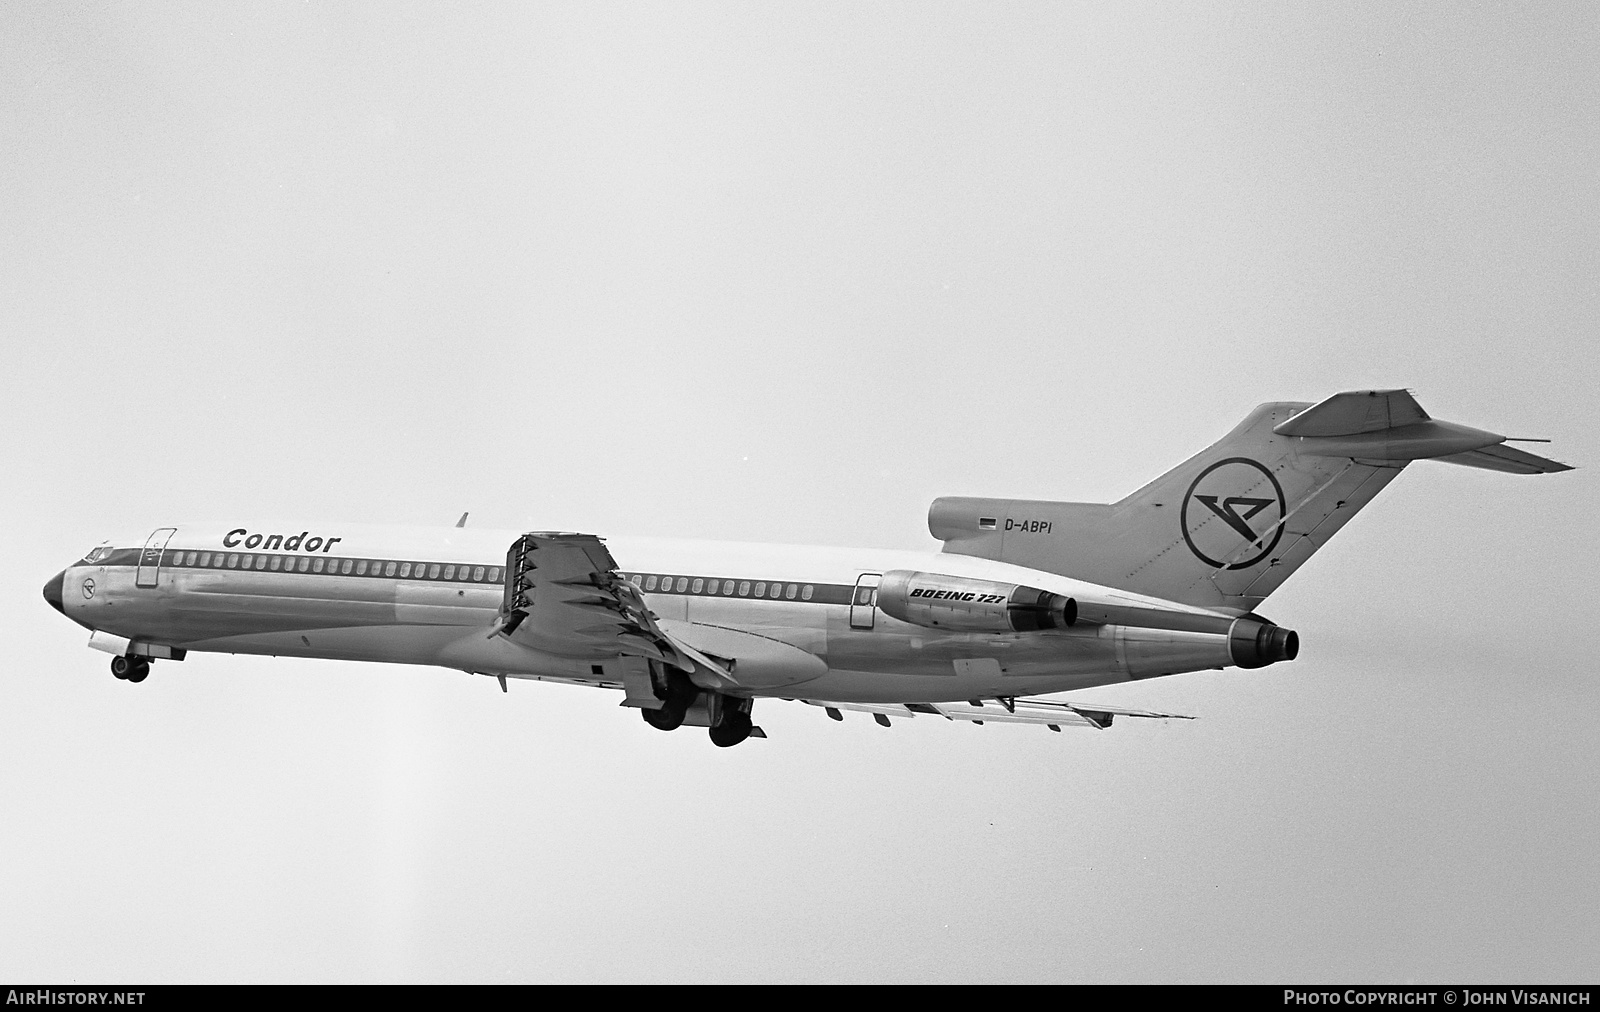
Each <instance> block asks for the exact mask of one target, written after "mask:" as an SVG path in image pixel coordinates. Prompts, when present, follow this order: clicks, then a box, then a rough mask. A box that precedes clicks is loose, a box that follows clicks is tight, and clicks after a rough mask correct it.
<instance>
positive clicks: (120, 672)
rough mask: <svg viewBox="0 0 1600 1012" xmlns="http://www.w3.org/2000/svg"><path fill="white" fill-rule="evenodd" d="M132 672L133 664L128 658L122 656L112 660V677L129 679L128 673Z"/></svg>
mask: <svg viewBox="0 0 1600 1012" xmlns="http://www.w3.org/2000/svg"><path fill="white" fill-rule="evenodd" d="M131 670H133V662H132V661H131V660H129V659H128V658H126V657H123V656H121V655H118V656H116V657H113V658H111V677H113V678H118V679H123V678H127V677H128V672H129V671H131Z"/></svg>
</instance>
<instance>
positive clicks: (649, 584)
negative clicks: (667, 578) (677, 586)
mask: <svg viewBox="0 0 1600 1012" xmlns="http://www.w3.org/2000/svg"><path fill="white" fill-rule="evenodd" d="M644 589H645V590H655V589H656V578H655V577H654V576H651V577H648V578H646V579H645V581H644Z"/></svg>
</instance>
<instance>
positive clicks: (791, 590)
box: [783, 583, 800, 601]
mask: <svg viewBox="0 0 1600 1012" xmlns="http://www.w3.org/2000/svg"><path fill="white" fill-rule="evenodd" d="M799 592H800V588H799V587H796V586H795V585H794V584H792V583H791V584H789V586H788V587H787V588H786V589H785V590H784V592H783V596H784V597H786V598H788V599H789V600H791V601H793V600H794V596H795V595H796V594H798V593H799Z"/></svg>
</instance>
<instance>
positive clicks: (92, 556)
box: [83, 545, 111, 565]
mask: <svg viewBox="0 0 1600 1012" xmlns="http://www.w3.org/2000/svg"><path fill="white" fill-rule="evenodd" d="M110 554H111V546H110V545H96V546H94V547H93V548H91V549H89V554H88V555H85V556H84V557H83V561H84V562H87V563H90V564H91V565H92V564H93V563H96V562H99V561H100V560H101V559H103V558H105V557H106V556H108V555H110Z"/></svg>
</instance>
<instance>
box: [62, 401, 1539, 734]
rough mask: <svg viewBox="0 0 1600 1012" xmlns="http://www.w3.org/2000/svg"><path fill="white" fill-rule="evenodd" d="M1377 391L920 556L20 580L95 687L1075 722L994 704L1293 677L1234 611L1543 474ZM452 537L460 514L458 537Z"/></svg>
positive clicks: (281, 549) (121, 568)
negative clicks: (401, 686) (330, 673)
mask: <svg viewBox="0 0 1600 1012" xmlns="http://www.w3.org/2000/svg"><path fill="white" fill-rule="evenodd" d="M1506 444H1507V439H1506V437H1504V436H1499V435H1495V434H1493V433H1490V432H1484V431H1482V430H1479V429H1472V428H1468V427H1467V426H1464V425H1456V424H1453V423H1449V422H1441V421H1437V420H1435V419H1432V418H1430V417H1429V416H1428V414H1427V413H1426V412H1424V411H1423V410H1422V408H1421V406H1420V405H1418V404H1417V402H1416V401H1415V400H1414V399H1413V398H1412V397H1411V395H1410V394H1408V393H1407V392H1405V391H1403V390H1367V391H1354V392H1350V393H1342V394H1335V395H1334V396H1332V397H1329V398H1327V399H1326V400H1324V401H1321V402H1320V403H1317V404H1303V403H1287V402H1285V403H1272V404H1263V405H1261V406H1260V407H1258V408H1256V409H1255V410H1254V411H1252V412H1251V413H1250V414H1249V416H1248V417H1246V418H1245V420H1244V421H1243V422H1241V423H1240V424H1239V426H1238V427H1237V428H1235V429H1234V430H1233V431H1232V432H1231V433H1229V434H1228V435H1227V436H1225V437H1224V438H1223V439H1222V440H1221V441H1220V442H1218V443H1216V444H1215V445H1214V446H1212V447H1211V448H1210V449H1208V450H1205V451H1204V452H1202V453H1200V454H1199V455H1197V456H1195V457H1193V458H1191V459H1189V460H1188V461H1185V462H1184V463H1183V464H1181V465H1179V466H1178V467H1177V468H1175V469H1173V470H1172V471H1169V472H1168V473H1167V474H1164V475H1162V476H1161V477H1160V478H1157V479H1156V480H1155V481H1153V482H1151V483H1150V484H1149V485H1146V486H1145V487H1144V488H1141V489H1139V490H1138V491H1137V492H1134V493H1133V494H1132V495H1130V496H1128V497H1127V498H1125V499H1123V500H1122V501H1120V502H1117V503H1112V504H1105V505H1101V504H1089V503H1069V502H1048V501H1026V500H1006V499H982V498H945V499H938V500H935V501H934V503H933V507H932V509H931V510H930V511H929V514H928V528H929V530H930V531H931V532H932V533H933V536H934V537H935V538H937V539H939V540H941V541H943V542H944V548H943V551H941V552H937V553H931V552H930V553H916V552H899V551H873V550H866V549H842V548H807V547H798V546H783V545H748V544H728V543H720V542H692V541H664V540H631V539H625V538H611V539H609V540H607V541H602V540H601V539H600V538H599V537H597V536H595V535H593V534H567V533H556V532H544V531H536V532H532V533H527V532H522V531H486V530H475V529H466V528H464V527H462V526H460V525H458V526H456V527H453V528H450V527H446V528H439V529H431V528H409V527H372V526H361V525H357V524H321V523H319V524H306V523H300V522H289V523H273V522H267V523H260V522H256V521H249V522H244V521H238V522H235V521H228V522H224V523H207V524H174V525H172V526H167V527H160V528H157V529H156V530H154V531H142V532H139V534H138V535H137V536H136V537H132V538H125V539H120V540H112V541H107V542H105V543H103V544H101V545H100V546H99V547H97V548H95V549H94V550H92V551H90V552H89V553H88V554H87V555H85V556H84V557H83V558H82V559H80V560H79V561H77V562H75V563H73V564H72V565H70V566H68V567H67V568H66V569H65V570H63V571H62V572H61V573H59V574H57V575H56V576H55V577H53V578H52V579H51V580H50V582H49V583H47V584H46V585H45V589H44V596H45V598H46V600H48V601H49V602H50V604H51V605H52V606H54V607H55V608H56V609H57V610H58V611H60V612H62V613H63V614H65V615H66V616H67V617H68V618H70V619H72V620H73V621H75V622H77V623H79V624H80V625H83V626H85V627H87V628H88V629H89V630H90V631H91V634H90V637H89V645H90V646H93V647H96V648H99V649H102V650H105V651H107V652H109V653H111V654H113V657H112V661H111V671H112V673H113V674H114V675H116V676H117V677H118V678H121V679H126V680H127V681H130V682H141V681H143V680H144V679H145V678H146V676H147V675H148V674H149V671H150V664H151V662H152V661H154V660H157V659H161V660H173V661H181V660H183V659H184V657H185V655H186V654H187V653H189V652H190V651H220V652H228V653H244V654H271V655H277V656H289V657H324V658H335V659H344V660H361V661H388V662H394V663H403V664H432V665H439V666H443V667H447V668H456V669H460V670H463V671H467V672H472V673H479V674H486V675H492V676H494V677H496V678H498V679H499V680H500V685H501V688H504V687H505V684H506V679H507V678H531V679H543V680H547V681H561V682H571V683H578V684H583V685H594V686H599V687H602V688H607V689H615V690H621V691H622V692H623V694H624V695H623V700H622V705H624V706H628V707H635V708H637V709H638V710H639V711H640V713H641V714H642V716H643V717H644V719H645V720H646V721H648V722H649V723H650V724H651V725H653V726H655V727H658V728H661V729H663V730H672V729H675V728H678V727H681V726H684V725H691V726H697V727H706V728H709V729H710V735H711V740H712V741H713V742H715V743H716V744H717V745H721V746H727V745H735V744H738V743H739V742H741V741H743V740H745V739H746V738H748V737H752V736H755V737H765V735H764V734H763V733H762V731H761V729H760V728H759V727H756V726H755V725H754V723H753V722H752V720H751V711H752V706H753V704H754V702H755V700H757V699H759V698H764V697H778V698H782V699H789V700H801V701H803V702H806V703H811V704H813V705H816V706H820V707H823V708H825V709H826V711H827V713H828V715H829V716H831V717H833V718H834V719H843V713H842V711H845V710H855V711H862V712H866V713H870V714H872V715H873V716H874V718H875V719H876V720H878V722H879V723H882V724H888V723H889V718H890V717H896V716H898V717H911V716H915V715H918V714H932V715H937V716H942V717H946V718H949V719H952V720H968V721H973V722H977V723H982V722H986V721H995V722H1018V723H1035V724H1044V725H1046V726H1048V727H1050V728H1052V729H1053V730H1060V728H1061V727H1062V726H1064V725H1072V726H1077V727H1093V728H1103V727H1107V726H1109V725H1110V724H1111V722H1112V719H1113V718H1114V717H1116V716H1135V717H1163V716H1176V715H1175V714H1161V713H1154V712H1151V711H1147V710H1128V709H1117V708H1112V707H1107V706H1102V705H1099V704H1096V705H1093V706H1086V705H1079V704H1075V703H1071V702H1064V701H1058V700H1044V699H1028V698H1021V697H1026V696H1029V695H1032V694H1039V693H1058V692H1064V691H1068V690H1074V689H1081V688H1087V687H1089V686H1095V685H1106V684H1109V683H1113V682H1122V681H1127V680H1129V679H1140V678H1151V677H1155V676H1158V675H1171V674H1177V673H1179V672H1185V671H1198V670H1202V669H1206V668H1224V667H1228V666H1238V667H1244V668H1257V667H1263V666H1265V665H1268V664H1276V663H1278V662H1279V661H1287V660H1293V659H1294V657H1295V655H1296V653H1297V652H1298V651H1299V637H1298V636H1296V634H1295V633H1294V632H1292V631H1290V630H1288V629H1284V628H1281V627H1280V626H1277V625H1275V624H1273V623H1272V622H1270V621H1269V620H1267V619H1265V618H1263V617H1262V616H1261V615H1259V614H1257V611H1256V609H1257V608H1258V607H1259V606H1260V605H1261V602H1262V601H1263V600H1265V599H1266V597H1267V596H1268V595H1269V594H1271V593H1272V592H1273V591H1274V590H1276V589H1277V588H1278V586H1279V585H1280V584H1282V583H1283V581H1284V580H1286V579H1288V578H1289V576H1290V574H1292V573H1293V572H1294V571H1295V570H1296V569H1298V568H1299V567H1300V565H1301V564H1303V563H1304V562H1305V561H1306V560H1307V559H1309V558H1310V557H1311V555H1312V553H1314V552H1315V551H1316V550H1317V549H1318V548H1319V547H1320V546H1321V545H1322V544H1323V543H1325V542H1326V541H1327V540H1328V539H1329V538H1330V537H1332V536H1333V535H1334V534H1335V533H1337V532H1338V530H1339V528H1341V527H1342V526H1344V524H1345V523H1346V522H1347V521H1349V519H1350V518H1351V517H1353V516H1354V515H1355V514H1356V512H1357V511H1358V510H1360V509H1361V507H1363V506H1365V505H1366V504H1367V503H1368V502H1369V501H1370V500H1371V499H1372V498H1373V496H1375V495H1377V494H1378V493H1379V492H1380V491H1382V489H1383V487H1384V486H1385V485H1387V484H1388V483H1389V482H1390V481H1392V480H1393V479H1394V477H1395V476H1396V475H1398V474H1399V473H1400V471H1401V470H1402V469H1403V468H1404V467H1405V466H1406V465H1407V464H1408V463H1410V462H1411V461H1413V460H1418V459H1424V458H1426V459H1434V460H1442V461H1446V462H1448V463H1453V464H1464V465H1467V466H1469V467H1480V468H1487V469H1489V470H1495V471H1504V472H1509V473H1512V474H1540V473H1547V472H1553V471H1565V470H1569V468H1568V467H1567V465H1565V464H1560V463H1557V462H1556V461H1553V460H1548V459H1546V458H1544V457H1539V456H1535V455H1534V454H1531V453H1528V452H1526V451H1524V450H1520V449H1517V448H1515V447H1512V446H1508V445H1506ZM463 520H465V517H463Z"/></svg>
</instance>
